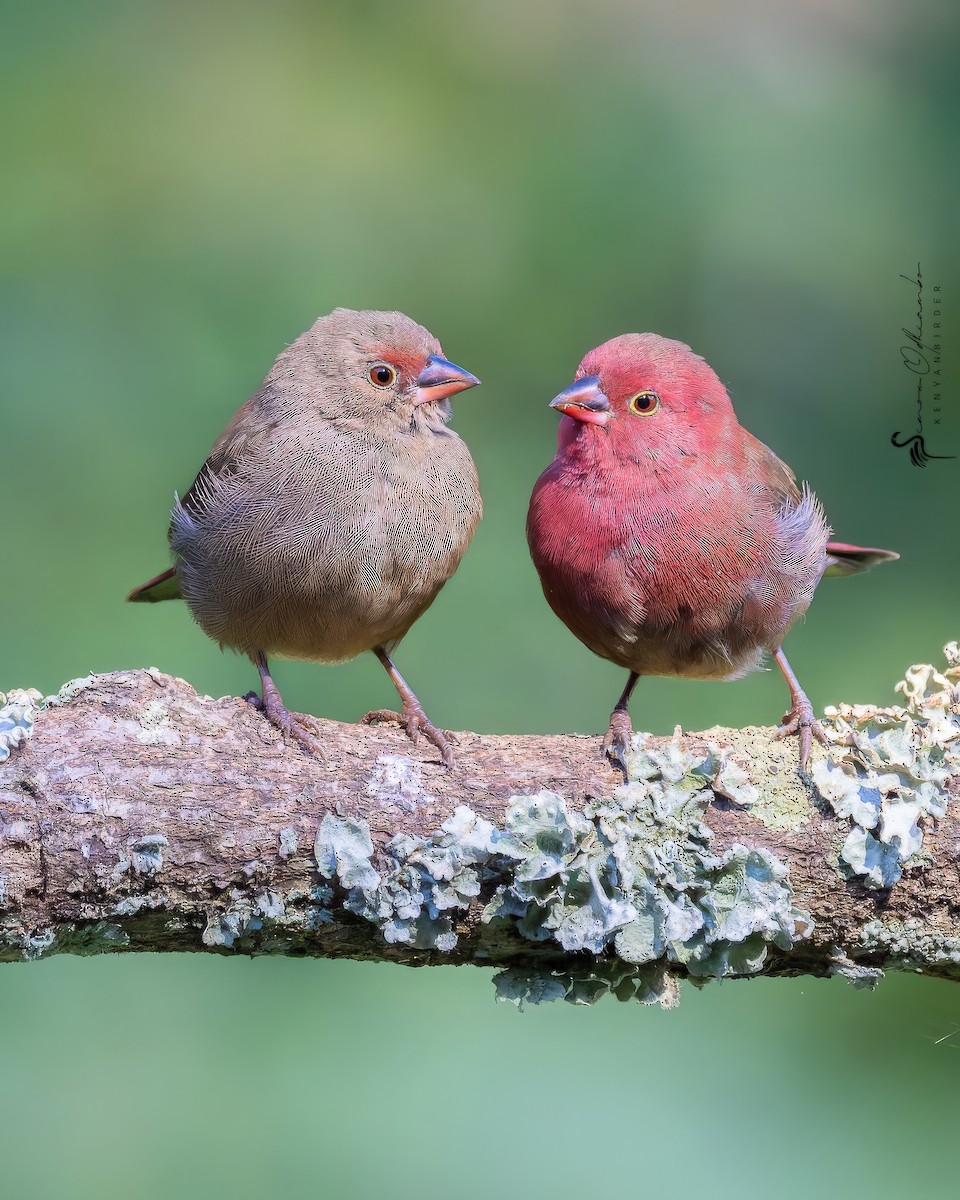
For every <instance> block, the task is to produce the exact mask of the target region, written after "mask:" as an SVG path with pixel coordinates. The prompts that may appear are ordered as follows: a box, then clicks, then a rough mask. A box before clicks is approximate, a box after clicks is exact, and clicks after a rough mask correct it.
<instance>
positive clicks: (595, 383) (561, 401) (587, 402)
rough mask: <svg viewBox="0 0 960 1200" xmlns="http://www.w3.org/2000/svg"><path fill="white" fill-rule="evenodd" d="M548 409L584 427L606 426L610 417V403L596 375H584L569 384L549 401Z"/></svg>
mask: <svg viewBox="0 0 960 1200" xmlns="http://www.w3.org/2000/svg"><path fill="white" fill-rule="evenodd" d="M550 407H551V408H555V409H556V410H557V411H558V412H562V413H563V414H564V415H565V416H568V417H573V419H574V420H575V421H582V422H584V424H586V425H606V423H607V422H608V421H609V420H610V417H611V416H612V414H611V412H610V401H609V400H608V399H607V396H606V394H605V393H604V392H603V391H601V389H600V380H599V378H598V377H597V376H596V375H585V376H584V377H583V379H577V380H576V381H575V382H574V383H571V384H570V386H569V387H568V388H564V389H563V391H562V392H561V393H560V395H559V396H555V397H554V398H553V400H551V401H550Z"/></svg>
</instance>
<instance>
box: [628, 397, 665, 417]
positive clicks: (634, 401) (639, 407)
mask: <svg viewBox="0 0 960 1200" xmlns="http://www.w3.org/2000/svg"><path fill="white" fill-rule="evenodd" d="M659 407H660V397H659V396H658V395H657V393H656V392H637V394H636V395H635V396H633V397H631V399H630V402H629V408H630V411H631V412H632V413H636V414H637V416H638V417H652V416H653V414H654V413H655V412H656V411H657V409H658V408H659Z"/></svg>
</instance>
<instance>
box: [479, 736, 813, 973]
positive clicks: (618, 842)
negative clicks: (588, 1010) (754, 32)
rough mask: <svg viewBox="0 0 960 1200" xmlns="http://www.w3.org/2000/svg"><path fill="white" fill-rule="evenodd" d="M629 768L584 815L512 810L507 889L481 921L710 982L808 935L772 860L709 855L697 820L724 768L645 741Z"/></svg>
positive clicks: (506, 845)
mask: <svg viewBox="0 0 960 1200" xmlns="http://www.w3.org/2000/svg"><path fill="white" fill-rule="evenodd" d="M627 764H628V770H629V773H630V782H629V783H626V784H623V785H622V786H620V787H619V788H617V789H616V791H615V792H614V793H613V796H612V797H611V798H610V799H605V800H599V801H594V802H592V803H590V804H589V805H587V807H586V808H585V809H584V811H583V813H582V814H581V813H569V812H568V811H567V809H566V806H565V804H564V802H563V800H562V799H561V798H560V797H559V796H555V795H552V794H550V793H545V792H543V793H540V794H539V795H538V796H533V797H514V798H513V799H512V800H511V802H510V804H509V805H508V808H507V813H506V822H505V831H504V833H503V834H502V835H501V836H500V837H498V839H497V841H496V851H497V854H498V856H499V857H501V858H504V859H506V860H508V862H509V865H510V870H509V871H508V872H507V878H508V880H509V882H506V883H503V884H501V885H500V887H499V888H498V889H497V891H496V893H495V895H494V897H493V899H492V900H491V901H490V903H489V904H488V905H487V907H486V909H485V911H484V920H486V921H491V920H494V919H497V918H512V919H513V920H514V921H515V922H516V927H517V929H518V931H519V932H520V933H521V934H522V935H523V936H524V937H527V938H530V939H531V940H534V941H547V940H553V941H555V942H557V943H558V944H559V945H560V946H561V947H562V949H564V950H566V951H575V950H588V951H590V952H591V953H593V954H601V953H603V952H605V951H607V950H610V949H612V950H615V951H616V953H617V955H618V956H619V957H620V958H621V959H623V960H624V961H626V962H628V963H632V964H634V965H636V966H641V965H644V964H648V963H654V962H657V961H659V960H661V959H665V960H666V961H667V962H669V963H677V964H681V965H683V966H684V967H685V968H686V970H687V972H688V974H689V975H691V976H693V977H715V978H718V979H719V978H723V977H724V976H728V975H744V974H754V973H756V972H757V971H759V970H760V969H761V968H762V966H763V964H764V962H765V960H766V957H767V953H768V949H769V947H770V945H771V944H772V945H776V946H778V947H779V948H780V949H782V950H789V949H790V948H792V946H793V945H794V944H795V942H797V941H798V940H800V939H801V938H805V937H807V936H809V934H810V932H811V931H812V924H813V923H812V921H811V919H810V917H809V916H808V915H806V914H805V913H802V912H800V911H799V910H798V909H797V908H795V906H794V904H793V897H792V892H791V889H790V886H789V882H788V880H787V869H786V867H784V866H783V864H782V863H780V862H779V861H778V860H777V859H776V858H775V856H774V855H772V854H771V853H770V852H769V851H767V850H764V849H761V848H748V847H745V846H741V845H737V844H735V845H732V846H730V847H729V848H728V849H727V850H726V851H725V852H724V853H723V854H721V855H715V854H713V853H711V851H710V842H711V839H712V836H713V835H712V833H711V831H710V830H709V828H707V826H706V825H705V823H704V821H703V816H704V813H705V810H706V807H707V804H708V803H709V802H710V800H711V799H712V797H713V795H714V791H713V788H712V786H711V785H712V784H713V782H714V781H715V779H716V776H717V774H718V773H720V771H721V770H722V768H723V765H724V764H723V762H722V760H721V759H720V758H718V757H717V756H715V754H714V753H711V752H709V751H708V753H707V755H706V756H704V755H703V754H698V753H692V752H690V751H688V750H686V749H685V748H684V747H683V746H682V744H681V743H680V742H678V741H672V742H668V743H666V744H665V745H664V746H663V747H661V748H659V749H648V748H647V746H646V743H645V741H644V739H642V738H641V739H639V740H638V742H637V743H636V745H635V749H634V752H633V754H631V755H629V756H628V757H627Z"/></svg>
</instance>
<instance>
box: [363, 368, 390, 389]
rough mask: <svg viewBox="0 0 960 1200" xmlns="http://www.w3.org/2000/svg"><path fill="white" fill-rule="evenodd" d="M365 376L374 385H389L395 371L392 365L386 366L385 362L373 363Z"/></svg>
mask: <svg viewBox="0 0 960 1200" xmlns="http://www.w3.org/2000/svg"><path fill="white" fill-rule="evenodd" d="M367 378H368V379H369V380H370V382H371V383H372V384H374V386H376V387H381V388H385V387H389V386H390V384H391V383H393V381H394V380H395V379H396V378H397V373H396V371H395V370H394V369H393V367H388V366H387V364H386V363H374V364H373V366H372V367H371V368H370V370H369V371H368V372H367Z"/></svg>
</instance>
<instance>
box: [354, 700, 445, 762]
mask: <svg viewBox="0 0 960 1200" xmlns="http://www.w3.org/2000/svg"><path fill="white" fill-rule="evenodd" d="M378 723H390V724H394V725H402V726H403V728H404V730H405V731H406V734H407V737H408V738H409V739H410V741H411V742H413V744H414V745H416V744H417V742H418V741H419V740H420V734H421V733H422V734H423V736H424V737H425V738H426V739H427V741H428V742H431V743H432V744H433V745H434V746H436V748H437V749H438V750H439V751H440V757H441V758H442V759H443V765H444V766H445V767H452V766H453V745H452V741H451V737H450V735H449V734H448V733H445V732H444V731H443V730H442V729H438V728H437V727H436V725H432V724H431V723H430V721H429V720H428V719H427V714H426V713H425V712H424V711H423V708H422V707H421V706H420V704H419V703H418V702H416V701H414V702H412V703H411V702H407V701H406V700H405V701H404V704H403V712H399V713H398V712H394V711H393V709H391V708H378V709H375V710H374V711H373V712H368V713H367V714H366V716H365V717H363V718H362V719H361V724H363V725H373V724H378Z"/></svg>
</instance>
